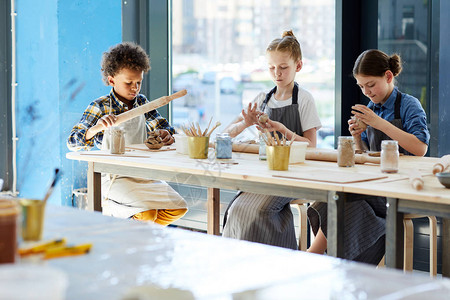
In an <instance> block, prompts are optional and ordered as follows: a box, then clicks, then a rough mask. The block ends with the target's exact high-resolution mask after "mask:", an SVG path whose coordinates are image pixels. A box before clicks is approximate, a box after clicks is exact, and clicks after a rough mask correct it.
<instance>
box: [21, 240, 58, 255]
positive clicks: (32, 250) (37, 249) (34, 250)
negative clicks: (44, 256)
mask: <svg viewBox="0 0 450 300" xmlns="http://www.w3.org/2000/svg"><path fill="white" fill-rule="evenodd" d="M65 245H66V239H65V238H62V239H56V240H50V241H47V242H43V243H39V244H38V245H34V246H32V247H29V248H20V249H19V255H20V256H28V255H33V254H40V253H44V252H45V251H46V250H48V249H52V248H60V247H64V246H65Z"/></svg>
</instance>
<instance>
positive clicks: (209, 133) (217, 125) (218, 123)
mask: <svg viewBox="0 0 450 300" xmlns="http://www.w3.org/2000/svg"><path fill="white" fill-rule="evenodd" d="M220 125H222V124H221V123H220V122H216V125H214V127H213V128H211V130H210V131H208V132H207V133H206V136H210V135H211V133H212V132H213V131H214V130H215V129H216V128H217V127H219V126H220Z"/></svg>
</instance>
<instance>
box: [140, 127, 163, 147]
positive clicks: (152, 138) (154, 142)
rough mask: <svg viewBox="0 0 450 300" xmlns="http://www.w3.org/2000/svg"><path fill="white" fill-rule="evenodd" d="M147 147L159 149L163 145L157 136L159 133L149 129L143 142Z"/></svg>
mask: <svg viewBox="0 0 450 300" xmlns="http://www.w3.org/2000/svg"><path fill="white" fill-rule="evenodd" d="M144 144H145V145H146V146H147V148H148V149H160V148H161V147H162V146H164V143H163V141H162V140H161V138H160V137H159V133H158V132H155V131H151V132H150V134H149V137H148V139H147V140H146V141H145V142H144Z"/></svg>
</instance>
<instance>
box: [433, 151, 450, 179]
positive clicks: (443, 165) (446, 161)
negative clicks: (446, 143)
mask: <svg viewBox="0 0 450 300" xmlns="http://www.w3.org/2000/svg"><path fill="white" fill-rule="evenodd" d="M449 165H450V154H447V155H444V156H442V157H441V159H439V161H438V162H437V163H435V164H434V166H433V174H436V173H441V172H444V170H445V169H447V168H448V166H449Z"/></svg>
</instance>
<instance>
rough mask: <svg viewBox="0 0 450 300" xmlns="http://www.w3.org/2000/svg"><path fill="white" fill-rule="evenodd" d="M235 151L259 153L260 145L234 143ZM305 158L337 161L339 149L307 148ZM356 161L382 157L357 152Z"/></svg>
mask: <svg viewBox="0 0 450 300" xmlns="http://www.w3.org/2000/svg"><path fill="white" fill-rule="evenodd" d="M233 151H234V152H244V153H255V154H258V153H259V145H258V144H244V143H233ZM305 158H306V159H308V160H320V161H330V162H337V150H334V149H318V148H306V154H305ZM355 163H357V164H365V163H373V164H379V163H380V158H379V157H372V156H369V155H367V154H355Z"/></svg>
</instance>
